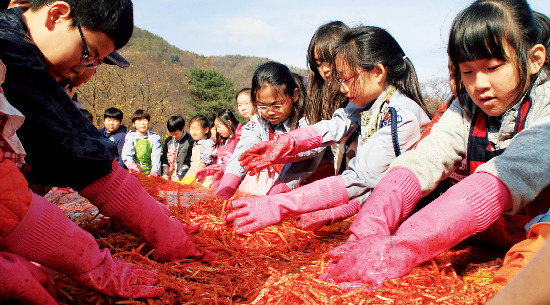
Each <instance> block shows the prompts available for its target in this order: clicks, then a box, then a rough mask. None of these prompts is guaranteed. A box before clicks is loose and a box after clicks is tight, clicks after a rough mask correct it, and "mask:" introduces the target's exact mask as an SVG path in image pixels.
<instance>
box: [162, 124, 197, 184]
mask: <svg viewBox="0 0 550 305" xmlns="http://www.w3.org/2000/svg"><path fill="white" fill-rule="evenodd" d="M166 127H167V129H168V132H169V133H170V136H169V137H168V138H166V140H165V141H164V147H163V149H162V151H163V154H162V157H161V163H162V167H163V173H162V177H163V178H165V179H170V180H172V181H179V180H181V179H182V178H183V177H184V176H185V174H186V173H187V171H188V170H189V166H190V164H191V154H192V152H191V150H192V148H193V138H192V137H191V135H189V134H188V133H187V132H186V131H185V119H184V118H183V117H182V116H181V115H174V116H171V117H170V118H169V119H168V121H167V122H166ZM164 168H166V170H164Z"/></svg>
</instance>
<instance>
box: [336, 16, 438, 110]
mask: <svg viewBox="0 0 550 305" xmlns="http://www.w3.org/2000/svg"><path fill="white" fill-rule="evenodd" d="M335 53H336V54H337V55H338V56H343V59H344V61H345V62H346V63H347V64H348V65H349V67H348V68H352V67H359V66H360V67H363V68H364V69H366V70H367V71H370V70H372V69H373V68H374V66H376V65H378V64H382V65H383V66H384V67H385V68H386V70H387V75H386V82H387V83H388V84H391V85H393V86H395V87H396V88H397V89H398V90H399V91H400V92H401V93H403V94H405V95H406V96H407V97H409V98H410V99H412V100H413V101H415V102H416V103H417V104H418V105H419V106H420V107H422V109H423V110H424V112H425V113H426V114H427V115H428V116H430V113H429V111H428V110H427V107H426V104H425V103H424V100H423V99H422V95H421V93H420V85H419V83H418V77H417V76H416V70H415V69H414V66H413V64H412V62H411V61H410V59H409V58H407V57H406V56H405V52H403V49H401V46H400V45H399V43H397V41H396V40H395V39H394V38H393V36H391V35H390V33H388V32H387V31H386V30H384V29H381V28H379V27H375V26H360V27H356V28H353V29H350V30H349V31H347V32H346V33H344V36H343V37H342V39H341V40H340V42H339V45H338V46H337V47H336V52H335ZM354 73H355V72H354Z"/></svg>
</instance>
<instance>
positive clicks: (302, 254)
mask: <svg viewBox="0 0 550 305" xmlns="http://www.w3.org/2000/svg"><path fill="white" fill-rule="evenodd" d="M138 179H140V181H141V183H142V184H143V185H144V187H145V189H146V190H147V191H148V192H149V193H150V194H151V195H152V196H153V197H154V198H156V199H157V200H160V201H161V202H164V203H166V202H165V200H164V198H162V197H159V196H158V191H159V190H163V191H175V192H178V193H179V194H184V195H185V198H195V203H194V204H193V205H192V206H191V207H188V208H184V207H181V206H180V205H179V204H178V205H175V206H172V207H171V210H172V211H173V212H174V217H175V218H177V219H179V220H181V221H182V222H184V223H193V222H198V223H201V229H200V231H199V232H198V233H194V234H191V235H190V238H191V239H192V240H193V241H194V242H195V244H197V245H198V246H199V247H204V248H207V249H210V250H212V251H214V252H216V254H217V257H218V259H217V260H216V261H214V262H211V263H200V262H196V261H194V260H187V259H184V260H179V261H174V262H170V263H162V264H161V263H157V262H154V261H152V260H150V259H149V258H148V257H145V255H146V254H148V253H150V252H151V250H152V249H151V248H149V247H148V246H147V245H144V241H143V239H142V238H139V237H137V236H135V235H133V234H130V233H128V232H127V231H126V230H124V229H123V228H121V227H120V226H118V225H117V224H116V223H114V222H112V221H111V220H110V219H108V218H102V219H99V220H96V221H94V222H93V223H88V224H84V225H83V227H85V229H86V230H88V231H90V232H91V233H92V234H93V235H94V236H95V237H96V239H97V241H98V243H99V244H100V246H101V247H108V248H110V249H111V251H112V252H113V255H114V256H115V257H116V258H119V259H123V260H126V261H129V262H133V263H136V264H139V265H142V266H147V267H149V268H152V269H156V270H157V271H158V272H159V278H160V280H159V285H160V286H162V287H165V290H166V293H165V294H164V295H163V296H162V297H160V298H155V299H145V300H127V299H120V298H111V297H107V296H105V295H102V294H100V293H97V292H95V291H91V290H87V289H82V288H78V287H76V286H74V284H73V283H72V282H71V281H70V280H69V279H68V278H67V277H65V276H63V275H58V276H56V277H55V283H56V287H57V289H58V290H59V291H63V293H58V295H57V300H58V301H59V302H60V304H117V303H118V304H250V303H252V304H389V303H392V302H393V303H394V304H483V303H485V302H486V301H487V300H488V299H489V298H490V297H491V296H492V295H493V294H494V293H496V292H497V291H498V290H499V289H500V287H498V286H493V285H490V286H486V287H482V286H480V285H477V284H476V283H475V282H468V281H464V277H465V276H472V277H475V276H476V273H475V272H473V271H474V270H486V269H487V270H491V271H492V270H493V269H494V268H493V266H495V264H496V265H498V264H499V263H500V261H499V260H494V259H493V258H489V259H488V256H485V255H484V253H483V250H481V249H479V248H474V247H467V248H462V249H457V250H450V251H447V252H445V253H443V254H441V255H440V256H438V257H437V258H436V259H434V260H432V261H430V262H427V263H424V264H422V265H420V266H418V267H417V268H415V269H413V270H412V271H411V272H410V273H409V274H407V275H405V276H403V277H402V278H399V279H394V280H391V281H388V282H386V283H385V284H383V285H382V286H381V287H380V288H379V289H378V290H376V291H373V292H369V293H361V292H360V291H355V292H353V293H343V292H341V291H340V289H339V288H338V287H337V286H335V285H332V284H329V283H326V282H323V281H320V280H318V279H317V277H318V276H319V275H320V274H321V273H322V272H323V270H324V268H325V267H326V265H327V264H328V263H329V261H330V259H329V258H328V257H327V256H326V252H327V251H328V250H330V249H331V248H333V247H335V246H337V245H339V244H342V243H343V242H345V240H346V239H347V236H348V234H347V233H345V230H346V229H347V228H348V227H349V224H350V221H346V222H342V223H340V224H338V225H334V226H331V227H328V228H323V229H322V230H321V231H319V232H316V233H312V232H308V231H303V230H301V229H299V228H297V227H296V226H295V220H290V221H285V222H283V223H281V224H279V225H275V226H272V227H269V228H265V229H263V230H260V231H259V232H256V233H253V234H246V235H244V236H238V235H234V234H233V233H232V229H231V227H230V226H229V225H227V224H225V223H223V222H222V221H221V219H220V215H222V211H223V204H224V203H223V201H221V200H220V199H213V198H212V197H211V195H210V194H211V193H210V192H211V190H208V189H204V188H199V189H197V188H195V187H194V186H187V185H180V184H179V183H173V182H170V181H166V180H163V179H160V178H146V177H143V176H141V177H140V175H138ZM177 198H181V196H179V195H178V196H177ZM178 203H180V202H178ZM480 253H481V254H480ZM484 257H485V258H486V260H485V261H484V260H483V258H484ZM457 270H458V272H457ZM69 297H70V298H69ZM71 298H72V300H71ZM390 300H391V301H390Z"/></svg>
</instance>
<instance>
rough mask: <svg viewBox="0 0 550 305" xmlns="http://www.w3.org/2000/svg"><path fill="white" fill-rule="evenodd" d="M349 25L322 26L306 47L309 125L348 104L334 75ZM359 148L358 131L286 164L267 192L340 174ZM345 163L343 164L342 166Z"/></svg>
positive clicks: (283, 191) (287, 188)
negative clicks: (340, 43) (297, 162)
mask: <svg viewBox="0 0 550 305" xmlns="http://www.w3.org/2000/svg"><path fill="white" fill-rule="evenodd" d="M348 29H349V28H348V27H347V26H346V25H345V24H344V23H343V22H341V21H332V22H329V23H327V24H323V25H322V26H320V27H319V28H318V29H317V31H315V33H314V34H313V37H312V38H311V41H310V43H309V47H308V50H307V61H308V66H309V69H310V71H309V78H308V79H309V84H308V88H309V90H308V94H307V96H306V99H305V104H304V116H305V118H306V120H307V123H308V124H310V125H311V124H315V123H317V122H319V121H321V120H328V119H330V118H331V117H332V115H333V114H334V112H335V111H336V109H338V108H341V107H344V106H345V105H346V104H347V102H348V101H347V98H346V96H345V95H344V94H343V93H342V92H340V85H339V84H338V82H337V81H336V79H335V78H334V77H333V75H334V70H335V65H334V49H335V47H336V44H337V42H338V40H339V39H340V38H341V37H342V35H343V34H344V32H345V31H347V30H348ZM356 150H357V132H355V133H353V134H352V135H351V136H350V137H349V138H347V139H346V140H345V141H341V142H340V143H335V144H333V145H332V146H331V148H323V149H322V150H320V152H324V154H323V153H319V154H318V155H316V156H314V157H313V158H311V159H309V160H308V161H305V160H304V161H302V162H300V166H299V167H298V166H296V165H294V166H293V167H294V170H292V171H291V170H290V168H289V167H290V166H291V164H292V163H289V164H288V165H285V167H284V168H283V170H282V172H281V175H279V177H278V178H277V181H275V184H274V185H273V187H272V188H271V189H270V190H269V192H268V193H267V194H268V195H274V194H278V193H286V192H289V191H290V190H291V189H295V188H296V187H298V186H299V185H301V184H303V183H305V182H312V181H315V180H318V179H321V178H324V177H328V176H333V175H334V174H335V173H339V171H340V168H342V169H345V167H346V166H345V164H347V163H349V162H347V163H346V162H345V161H346V160H347V161H349V158H343V156H344V155H350V156H355V151H356ZM342 165H343V166H342ZM300 225H303V226H302V227H304V228H309V225H308V224H306V223H302V222H300Z"/></svg>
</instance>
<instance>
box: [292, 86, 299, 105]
mask: <svg viewBox="0 0 550 305" xmlns="http://www.w3.org/2000/svg"><path fill="white" fill-rule="evenodd" d="M299 98H300V90H298V88H294V95H292V102H294V103H296V102H297V101H298V99H299Z"/></svg>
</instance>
